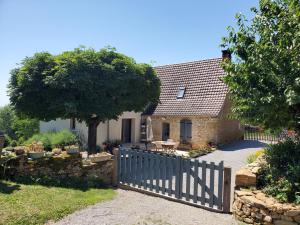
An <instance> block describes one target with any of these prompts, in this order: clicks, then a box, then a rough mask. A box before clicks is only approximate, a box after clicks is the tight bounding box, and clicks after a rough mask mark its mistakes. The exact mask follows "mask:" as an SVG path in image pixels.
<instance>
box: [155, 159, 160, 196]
mask: <svg viewBox="0 0 300 225" xmlns="http://www.w3.org/2000/svg"><path fill="white" fill-rule="evenodd" d="M155 156H156V157H155V178H156V181H155V186H156V188H155V191H156V193H158V192H159V180H160V179H159V176H160V155H158V154H156V155H155Z"/></svg>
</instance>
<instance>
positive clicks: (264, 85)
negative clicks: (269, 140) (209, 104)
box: [222, 0, 300, 130]
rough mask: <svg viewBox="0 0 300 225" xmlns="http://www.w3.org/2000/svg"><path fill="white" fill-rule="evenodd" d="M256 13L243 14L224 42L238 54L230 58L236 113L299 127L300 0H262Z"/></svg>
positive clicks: (240, 116) (265, 122) (264, 123)
mask: <svg viewBox="0 0 300 225" xmlns="http://www.w3.org/2000/svg"><path fill="white" fill-rule="evenodd" d="M252 11H253V12H254V13H255V17H254V18H253V19H252V20H250V21H249V20H247V19H246V18H245V17H244V16H242V15H237V30H235V29H233V28H232V27H229V28H228V30H229V35H228V37H225V38H223V44H222V47H224V48H229V50H230V51H231V52H232V53H233V60H232V61H229V60H228V61H226V62H225V63H224V69H225V71H226V72H227V75H226V77H225V79H224V80H225V82H226V83H227V84H228V86H229V90H230V93H231V97H232V100H233V115H234V116H235V117H236V118H238V119H241V120H243V121H244V122H247V123H252V124H253V125H261V126H264V127H267V128H273V129H278V128H282V127H289V128H295V129H298V130H299V127H300V125H299V121H300V118H299V116H300V1H299V0H260V4H259V9H255V8H253V9H252Z"/></svg>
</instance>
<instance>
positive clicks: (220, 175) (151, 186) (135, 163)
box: [117, 148, 231, 212]
mask: <svg viewBox="0 0 300 225" xmlns="http://www.w3.org/2000/svg"><path fill="white" fill-rule="evenodd" d="M117 160H118V181H117V182H118V183H119V186H121V187H124V188H130V189H134V190H137V191H142V192H148V193H151V194H152V195H153V194H154V195H156V196H160V197H164V198H168V199H171V200H175V201H178V202H181V203H186V204H189V205H194V206H198V207H204V208H207V209H210V210H213V211H218V212H229V211H230V201H231V200H230V191H231V168H226V167H225V168H224V164H223V161H222V162H220V163H219V164H215V163H214V162H211V163H208V162H206V161H198V160H190V159H184V158H182V157H179V156H176V157H175V156H169V155H164V154H159V153H153V152H149V151H141V150H131V149H130V150H129V149H123V148H120V150H119V151H118V156H117Z"/></svg>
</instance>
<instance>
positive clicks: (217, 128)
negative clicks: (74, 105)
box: [40, 52, 243, 148]
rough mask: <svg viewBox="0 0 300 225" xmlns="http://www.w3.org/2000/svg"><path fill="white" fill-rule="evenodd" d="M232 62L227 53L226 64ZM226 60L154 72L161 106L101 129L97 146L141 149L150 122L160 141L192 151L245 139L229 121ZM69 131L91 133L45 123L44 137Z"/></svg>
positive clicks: (73, 125)
mask: <svg viewBox="0 0 300 225" xmlns="http://www.w3.org/2000/svg"><path fill="white" fill-rule="evenodd" d="M225 57H230V55H229V54H228V53H227V52H223V58H225ZM221 63H222V58H216V59H208V60H202V61H195V62H188V63H180V64H173V65H166V66H158V67H155V70H156V72H157V75H158V76H159V78H160V79H161V83H162V87H161V96H160V104H158V105H157V106H154V107H153V106H152V107H148V108H147V109H146V110H145V112H143V113H136V112H124V113H123V115H121V116H120V117H119V118H118V120H110V121H106V122H105V123H101V124H99V126H98V131H97V144H98V145H102V144H103V142H105V141H114V140H121V141H122V142H123V143H132V144H136V143H139V142H143V141H145V132H144V131H145V130H144V128H145V124H144V123H145V120H146V118H147V116H151V118H152V127H153V136H154V139H155V140H167V139H169V138H171V139H174V140H176V141H180V142H181V143H189V144H192V146H193V147H195V148H196V147H199V146H202V145H206V144H207V143H208V142H213V143H216V144H220V143H227V142H230V141H233V140H236V139H240V138H241V137H242V135H243V130H242V129H241V127H240V124H239V122H238V121H236V120H230V119H228V118H227V115H228V113H229V111H230V100H229V97H228V89H227V87H226V85H225V84H224V83H223V82H222V81H221V80H220V78H221V77H223V76H224V75H225V73H224V70H223V69H222V67H221ZM61 129H70V130H73V131H76V132H77V133H80V134H81V135H82V136H83V138H84V139H87V127H86V125H85V124H82V123H79V122H77V121H76V120H74V119H69V120H60V119H57V120H54V121H50V122H40V130H41V132H44V131H49V130H61Z"/></svg>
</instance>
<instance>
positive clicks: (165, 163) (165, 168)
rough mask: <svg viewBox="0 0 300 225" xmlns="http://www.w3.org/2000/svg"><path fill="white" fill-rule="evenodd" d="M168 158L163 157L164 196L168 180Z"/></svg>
mask: <svg viewBox="0 0 300 225" xmlns="http://www.w3.org/2000/svg"><path fill="white" fill-rule="evenodd" d="M167 159H168V158H167V157H163V160H162V177H161V179H162V181H161V182H162V194H163V195H164V194H165V193H166V179H167V174H166V173H167V168H168V167H167Z"/></svg>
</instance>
